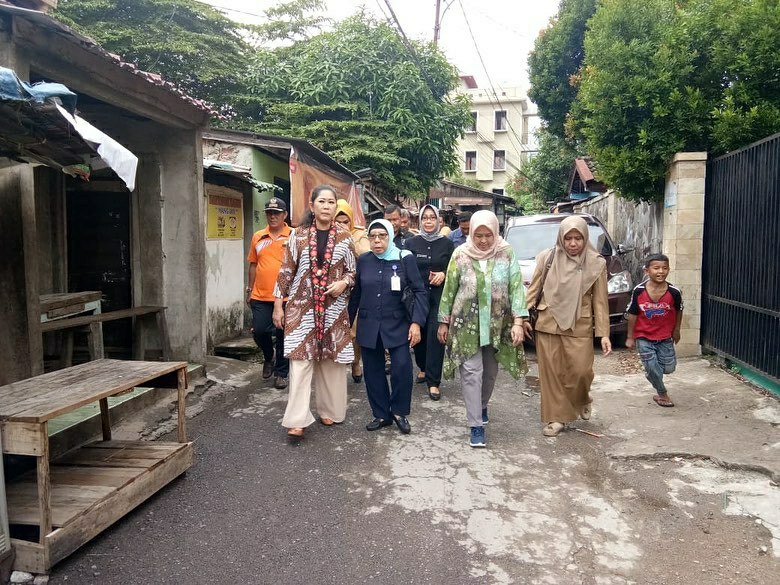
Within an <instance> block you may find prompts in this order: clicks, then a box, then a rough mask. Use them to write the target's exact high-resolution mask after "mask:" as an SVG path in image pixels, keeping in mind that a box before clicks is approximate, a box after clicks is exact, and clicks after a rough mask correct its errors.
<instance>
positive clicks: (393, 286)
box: [390, 264, 401, 292]
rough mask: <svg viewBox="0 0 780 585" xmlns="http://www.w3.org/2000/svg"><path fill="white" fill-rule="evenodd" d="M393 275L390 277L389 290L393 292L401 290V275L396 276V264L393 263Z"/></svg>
mask: <svg viewBox="0 0 780 585" xmlns="http://www.w3.org/2000/svg"><path fill="white" fill-rule="evenodd" d="M392 268H393V276H391V277H390V290H391V291H393V292H400V291H401V277H400V276H398V272H397V270H398V266H396V265H395V264H393V267H392Z"/></svg>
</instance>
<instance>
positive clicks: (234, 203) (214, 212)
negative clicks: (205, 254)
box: [206, 187, 244, 240]
mask: <svg viewBox="0 0 780 585" xmlns="http://www.w3.org/2000/svg"><path fill="white" fill-rule="evenodd" d="M233 193H236V192H235V191H233V190H232V189H224V188H223V189H220V188H219V187H217V188H213V187H212V188H209V190H208V215H207V218H208V219H207V228H206V237H208V238H209V239H210V240H240V239H243V237H244V209H243V200H242V198H241V197H240V196H238V197H234V196H232V194H233Z"/></svg>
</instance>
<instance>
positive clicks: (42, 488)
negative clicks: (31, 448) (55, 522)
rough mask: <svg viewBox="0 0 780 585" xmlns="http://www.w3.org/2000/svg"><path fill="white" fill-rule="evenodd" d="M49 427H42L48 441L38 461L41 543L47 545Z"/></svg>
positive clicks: (46, 425)
mask: <svg viewBox="0 0 780 585" xmlns="http://www.w3.org/2000/svg"><path fill="white" fill-rule="evenodd" d="M48 428H49V425H48V424H47V423H44V424H43V425H41V431H42V432H43V436H44V437H46V440H44V442H43V453H41V454H40V456H39V457H38V458H37V459H36V463H37V465H36V468H37V482H38V519H39V521H40V524H39V526H40V528H41V532H40V543H41V544H44V543H45V538H46V535H47V534H49V532H51V526H52V524H51V477H50V476H49V434H48Z"/></svg>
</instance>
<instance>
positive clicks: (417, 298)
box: [349, 252, 428, 349]
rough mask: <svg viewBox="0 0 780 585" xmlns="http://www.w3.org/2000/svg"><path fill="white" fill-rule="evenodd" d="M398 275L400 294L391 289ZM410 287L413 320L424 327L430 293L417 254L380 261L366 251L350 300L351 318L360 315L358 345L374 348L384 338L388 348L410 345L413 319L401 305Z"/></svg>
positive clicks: (358, 261)
mask: <svg viewBox="0 0 780 585" xmlns="http://www.w3.org/2000/svg"><path fill="white" fill-rule="evenodd" d="M393 267H395V271H394V270H393ZM394 273H396V274H398V276H399V277H400V278H401V287H400V288H401V290H398V291H393V290H391V286H390V278H391V277H392V276H393V274H394ZM406 286H408V287H410V288H411V289H412V291H413V292H414V315H413V319H412V320H413V321H414V322H415V323H418V324H419V325H420V327H423V326H424V325H425V320H426V319H427V317H428V291H426V290H425V285H424V284H423V281H422V278H421V277H420V271H419V270H418V269H417V261H416V260H415V258H414V255H413V254H406V255H405V256H403V257H402V258H401V259H400V260H380V259H379V258H377V257H376V256H375V255H374V253H373V252H366V253H365V254H363V255H361V256H360V258H358V260H357V276H356V277H355V288H353V289H352V296H351V297H350V299H349V314H350V317H351V318H352V319H353V320H354V318H355V315H356V314H357V316H358V324H357V337H356V339H357V342H358V345H360V346H362V347H369V348H372V349H373V348H375V347H376V340H377V338H378V337H379V336H380V335H381V336H382V345H383V346H384V347H385V348H390V347H398V346H399V345H404V344H405V343H408V342H409V340H408V338H409V318H408V317H407V316H406V309H405V308H404V305H403V303H402V302H401V291H403V289H404V287H406Z"/></svg>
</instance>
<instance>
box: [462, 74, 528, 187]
mask: <svg viewBox="0 0 780 585" xmlns="http://www.w3.org/2000/svg"><path fill="white" fill-rule="evenodd" d="M460 81H461V83H460V87H459V88H458V90H457V91H458V92H459V93H462V94H465V95H468V96H469V97H470V98H471V116H472V123H471V126H470V127H469V128H467V129H466V133H465V135H464V136H463V138H462V139H461V140H460V141H459V142H458V146H457V148H458V156H459V158H460V161H461V170H462V171H463V176H464V177H465V178H467V179H476V180H477V181H479V183H480V185H481V186H482V189H483V190H484V191H489V192H493V193H496V194H499V195H504V193H505V190H506V185H507V183H508V182H509V181H510V179H511V178H512V177H513V176H514V175H515V174H516V173H517V171H518V170H519V169H520V168H521V167H522V166H523V164H524V163H526V162H528V161H529V160H531V158H532V157H533V156H534V155H535V154H536V151H537V146H536V140H535V137H534V131H535V130H536V128H537V127H538V125H539V116H538V114H537V111H536V105H535V104H534V103H533V102H531V100H529V99H528V96H527V94H526V91H525V90H524V89H522V88H519V87H506V88H495V89H494V88H492V87H490V88H480V87H477V83H476V81H475V80H474V78H473V77H472V76H470V75H463V76H461V78H460Z"/></svg>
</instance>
